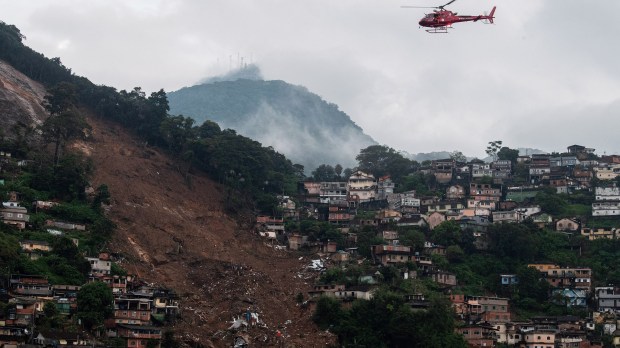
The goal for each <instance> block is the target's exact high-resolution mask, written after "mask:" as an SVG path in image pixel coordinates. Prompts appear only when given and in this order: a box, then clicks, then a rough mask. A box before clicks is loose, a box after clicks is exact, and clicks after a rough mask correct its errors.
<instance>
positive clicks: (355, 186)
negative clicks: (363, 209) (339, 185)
mask: <svg viewBox="0 0 620 348" xmlns="http://www.w3.org/2000/svg"><path fill="white" fill-rule="evenodd" d="M376 190H377V182H376V181H375V177H374V176H373V175H371V174H367V173H364V172H362V171H361V170H358V171H356V172H354V173H353V174H351V176H350V177H349V181H348V182H347V197H348V200H349V201H354V202H367V201H370V200H373V199H375V196H376Z"/></svg>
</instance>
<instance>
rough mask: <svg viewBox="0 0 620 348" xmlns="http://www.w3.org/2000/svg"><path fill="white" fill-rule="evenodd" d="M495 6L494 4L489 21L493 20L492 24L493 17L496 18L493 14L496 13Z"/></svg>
mask: <svg viewBox="0 0 620 348" xmlns="http://www.w3.org/2000/svg"><path fill="white" fill-rule="evenodd" d="M495 7H496V6H493V9H492V10H491V13H489V18H488V19H489V22H491V24H493V18H494V17H493V15H494V14H495Z"/></svg>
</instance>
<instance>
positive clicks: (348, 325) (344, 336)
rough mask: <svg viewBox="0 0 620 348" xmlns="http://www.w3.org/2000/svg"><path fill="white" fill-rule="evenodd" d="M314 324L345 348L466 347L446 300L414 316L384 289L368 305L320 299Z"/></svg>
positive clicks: (400, 298) (400, 299)
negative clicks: (455, 328)
mask: <svg viewBox="0 0 620 348" xmlns="http://www.w3.org/2000/svg"><path fill="white" fill-rule="evenodd" d="M313 319H314V321H315V322H316V323H317V325H319V327H320V328H322V329H329V330H330V331H332V332H334V333H335V334H336V335H338V341H339V344H340V345H342V346H345V347H420V348H422V347H423V348H442V347H454V348H458V347H463V348H465V347H467V344H466V343H465V341H464V340H463V337H462V336H461V335H459V334H456V333H454V325H455V321H454V316H453V315H452V311H451V309H450V305H449V303H448V302H447V300H445V299H442V298H439V297H437V298H433V300H432V302H431V305H430V307H429V310H428V311H419V312H414V311H412V310H411V308H410V307H409V306H408V305H407V304H406V303H405V299H404V297H403V296H402V295H400V294H399V293H396V292H393V291H390V290H388V289H385V288H384V289H381V290H379V291H377V293H375V295H374V297H373V298H372V299H370V300H368V301H355V302H354V303H353V304H352V306H351V308H348V309H345V308H343V306H342V304H341V303H340V301H338V300H336V299H333V298H329V297H321V298H320V299H319V300H318V302H317V308H316V312H315V314H314V317H313Z"/></svg>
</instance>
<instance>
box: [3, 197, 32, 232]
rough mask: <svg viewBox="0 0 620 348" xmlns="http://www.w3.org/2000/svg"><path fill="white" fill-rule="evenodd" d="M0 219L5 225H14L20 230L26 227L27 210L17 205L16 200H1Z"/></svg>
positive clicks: (28, 218)
mask: <svg viewBox="0 0 620 348" xmlns="http://www.w3.org/2000/svg"><path fill="white" fill-rule="evenodd" d="M0 219H1V220H2V222H4V223H5V224H7V225H11V226H15V227H17V228H18V229H20V230H23V229H25V228H26V224H27V223H28V221H30V215H28V210H27V209H26V208H24V207H21V206H19V203H18V202H13V201H9V202H2V208H0Z"/></svg>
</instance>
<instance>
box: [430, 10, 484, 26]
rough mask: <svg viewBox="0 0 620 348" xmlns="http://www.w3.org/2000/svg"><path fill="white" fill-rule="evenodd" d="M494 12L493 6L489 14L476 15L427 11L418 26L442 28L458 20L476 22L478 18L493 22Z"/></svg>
mask: <svg viewBox="0 0 620 348" xmlns="http://www.w3.org/2000/svg"><path fill="white" fill-rule="evenodd" d="M494 12H495V7H493V10H491V13H490V14H489V15H478V16H459V15H457V14H456V13H455V12H452V11H449V10H444V9H441V10H437V11H435V12H433V13H429V14H427V15H426V16H424V18H422V19H421V20H420V22H419V24H420V26H423V27H428V28H442V27H449V26H451V25H452V24H453V23H459V22H476V21H479V20H488V21H490V22H491V23H493V18H494V17H493V13H494Z"/></svg>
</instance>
